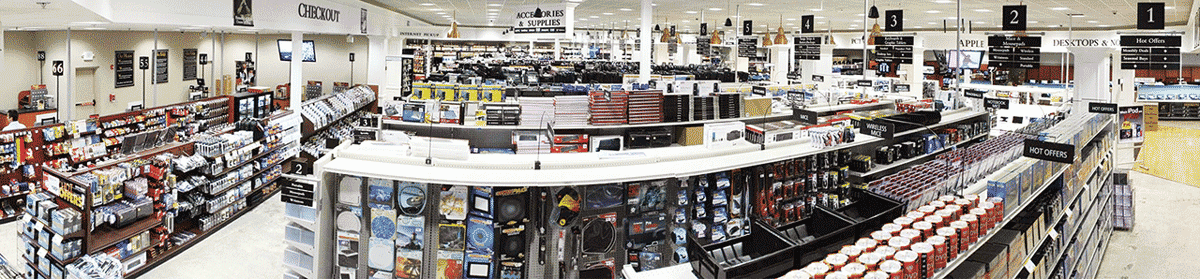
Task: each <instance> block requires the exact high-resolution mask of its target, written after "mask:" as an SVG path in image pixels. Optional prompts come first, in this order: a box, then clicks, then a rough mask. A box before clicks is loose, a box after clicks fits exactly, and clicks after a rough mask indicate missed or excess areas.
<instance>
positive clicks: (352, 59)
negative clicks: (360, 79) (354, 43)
mask: <svg viewBox="0 0 1200 279" xmlns="http://www.w3.org/2000/svg"><path fill="white" fill-rule="evenodd" d="M350 62H354V53H353V52H351V53H350Z"/></svg>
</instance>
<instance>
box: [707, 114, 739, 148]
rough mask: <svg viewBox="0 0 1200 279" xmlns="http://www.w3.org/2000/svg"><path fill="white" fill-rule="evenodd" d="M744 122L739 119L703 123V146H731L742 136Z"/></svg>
mask: <svg viewBox="0 0 1200 279" xmlns="http://www.w3.org/2000/svg"><path fill="white" fill-rule="evenodd" d="M745 130H746V123H743V122H741V121H731V122H721V123H706V124H704V146H705V147H708V148H715V147H725V146H732V145H734V144H736V143H737V142H741V141H742V139H743V138H744V135H743V134H744V133H745Z"/></svg>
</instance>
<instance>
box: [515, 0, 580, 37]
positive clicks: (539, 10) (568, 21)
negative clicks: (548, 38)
mask: <svg viewBox="0 0 1200 279" xmlns="http://www.w3.org/2000/svg"><path fill="white" fill-rule="evenodd" d="M513 10H514V12H513V33H515V34H562V35H566V34H570V33H571V32H572V31H573V30H574V25H575V24H574V22H575V5H574V4H549V5H527V6H519V7H516V8H514V9H513Z"/></svg>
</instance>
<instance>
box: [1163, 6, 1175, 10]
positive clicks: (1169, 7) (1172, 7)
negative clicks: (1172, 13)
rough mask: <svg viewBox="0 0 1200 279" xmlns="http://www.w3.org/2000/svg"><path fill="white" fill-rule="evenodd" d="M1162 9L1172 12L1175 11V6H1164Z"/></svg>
mask: <svg viewBox="0 0 1200 279" xmlns="http://www.w3.org/2000/svg"><path fill="white" fill-rule="evenodd" d="M1163 9H1166V10H1174V9H1175V6H1166V7H1163Z"/></svg>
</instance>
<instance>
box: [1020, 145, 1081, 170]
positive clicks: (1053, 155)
mask: <svg viewBox="0 0 1200 279" xmlns="http://www.w3.org/2000/svg"><path fill="white" fill-rule="evenodd" d="M1024 156H1025V157H1029V158H1034V159H1041V160H1046V161H1051V162H1059V163H1064V164H1072V163H1074V162H1075V146H1072V145H1070V144H1061V143H1054V142H1046V141H1040V140H1035V139H1025V150H1024Z"/></svg>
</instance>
